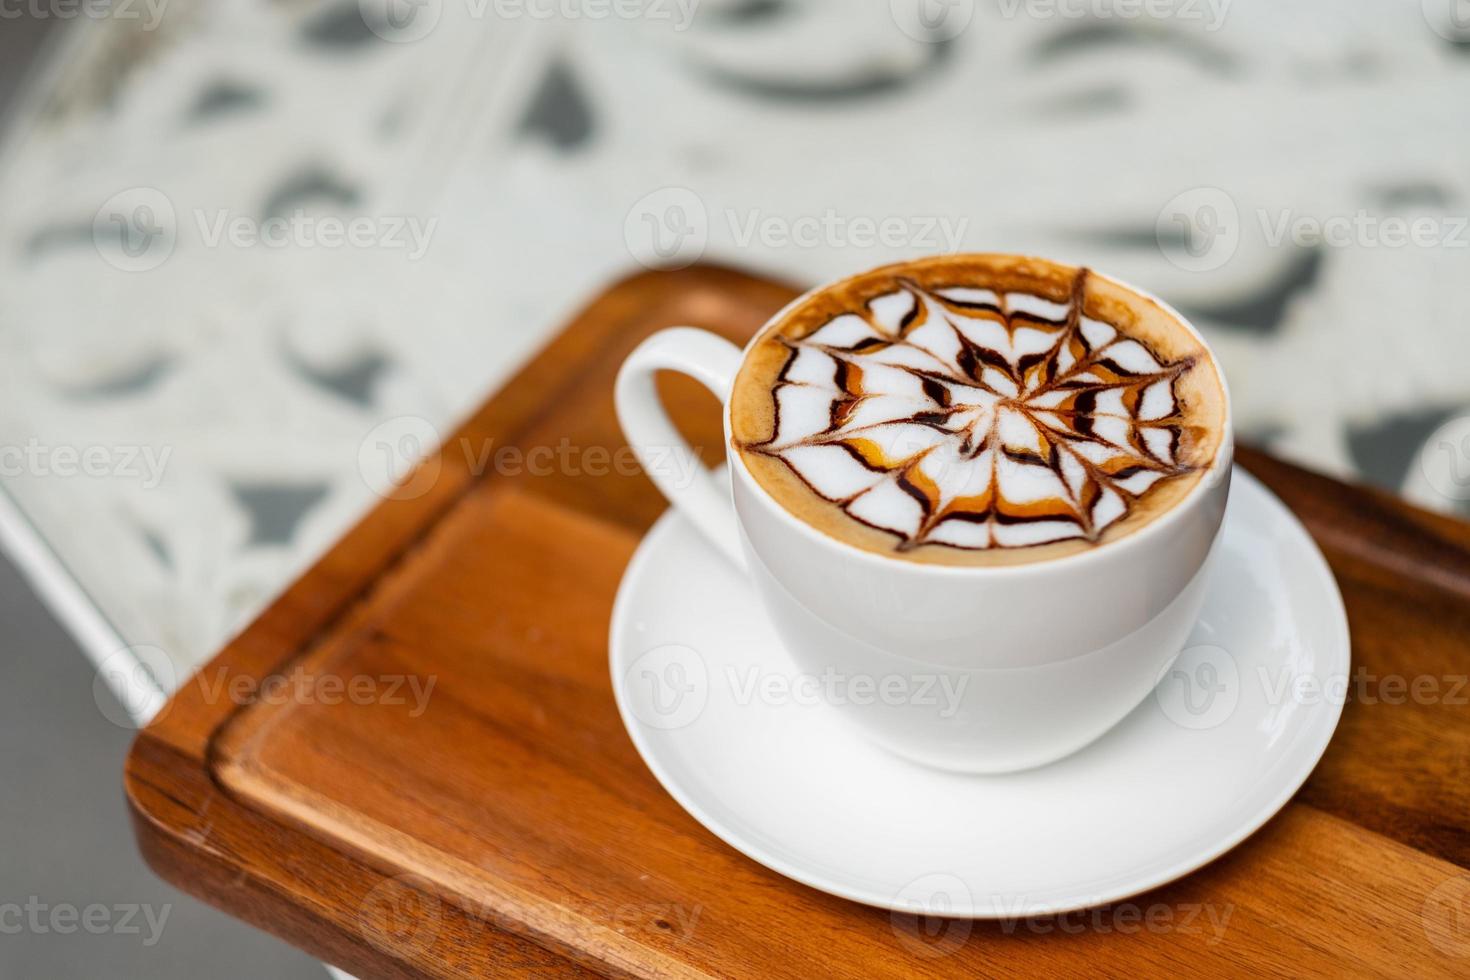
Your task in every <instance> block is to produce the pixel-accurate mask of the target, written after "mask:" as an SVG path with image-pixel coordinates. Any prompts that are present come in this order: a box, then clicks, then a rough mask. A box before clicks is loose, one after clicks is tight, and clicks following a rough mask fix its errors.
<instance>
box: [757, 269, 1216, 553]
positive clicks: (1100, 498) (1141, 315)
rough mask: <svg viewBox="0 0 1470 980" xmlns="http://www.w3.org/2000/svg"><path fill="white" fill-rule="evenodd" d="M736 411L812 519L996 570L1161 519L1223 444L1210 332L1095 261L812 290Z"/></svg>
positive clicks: (842, 534)
mask: <svg viewBox="0 0 1470 980" xmlns="http://www.w3.org/2000/svg"><path fill="white" fill-rule="evenodd" d="M730 412H731V425H732V434H733V441H734V445H735V448H736V449H737V450H738V451H739V453H740V454H741V458H742V460H743V461H744V463H745V465H746V467H747V468H748V469H749V470H750V472H751V473H752V475H753V476H754V477H755V478H756V480H757V481H758V482H759V483H760V485H761V486H762V487H763V488H764V489H765V490H766V491H767V492H768V493H769V494H770V495H771V496H772V497H774V498H775V500H776V501H777V502H779V503H780V504H781V505H782V506H783V507H784V508H786V509H787V510H788V511H790V512H791V513H792V514H793V515H795V516H796V517H798V518H800V519H801V520H803V521H804V522H806V523H808V524H810V525H811V526H813V527H814V528H816V529H817V530H819V531H822V532H824V533H826V534H828V535H831V536H832V537H834V538H837V539H838V540H841V541H845V542H847V543H849V544H852V545H855V546H857V547H859V548H863V549H865V550H867V551H872V552H877V553H879V554H884V555H889V556H892V557H896V558H901V559H906V560H909V561H918V562H929V563H937V564H951V565H990V564H1013V563H1020V562H1029V561H1040V560H1043V559H1048V558H1055V557H1061V556H1063V555H1067V554H1073V553H1077V552H1080V551H1085V550H1087V549H1090V548H1093V547H1096V546H1097V545H1100V544H1105V543H1107V542H1110V541H1115V540H1117V539H1119V538H1121V537H1123V536H1125V535H1127V534H1129V533H1131V532H1132V531H1135V530H1137V529H1138V528H1140V527H1142V526H1144V525H1145V524H1147V523H1148V522H1149V521H1151V520H1153V519H1154V518H1156V517H1158V516H1159V515H1161V514H1163V513H1165V512H1166V511H1168V510H1169V509H1170V508H1171V507H1173V506H1174V505H1175V504H1177V503H1179V502H1180V501H1181V500H1183V499H1184V497H1185V496H1186V495H1187V494H1188V493H1189V491H1190V490H1191V489H1193V488H1194V486H1195V485H1196V484H1197V483H1198V482H1199V480H1200V478H1201V476H1202V475H1203V473H1204V472H1205V471H1206V470H1208V469H1209V467H1210V464H1211V463H1212V462H1213V461H1214V459H1215V456H1216V454H1217V453H1218V452H1219V451H1220V445H1221V442H1222V441H1223V439H1224V432H1225V413H1226V407H1225V391H1224V386H1223V384H1222V382H1221V379H1220V376H1219V373H1218V370H1217V368H1216V366H1215V364H1214V362H1213V360H1212V359H1211V357H1210V354H1209V352H1208V351H1207V350H1206V349H1205V347H1204V345H1203V343H1202V342H1201V341H1200V339H1199V338H1198V336H1197V335H1196V334H1195V333H1194V331H1193V330H1192V329H1191V328H1190V327H1189V326H1188V325H1186V324H1184V323H1183V322H1181V321H1180V320H1179V319H1178V318H1177V317H1176V316H1175V315H1174V314H1172V313H1170V312H1169V311H1167V310H1165V309H1164V308H1163V307H1162V306H1160V305H1159V304H1158V303H1156V302H1155V301H1153V300H1151V299H1149V298H1148V297H1145V296H1143V295H1141V294H1139V293H1136V292H1134V291H1133V290H1130V289H1128V288H1127V287H1124V286H1122V285H1121V284H1119V283H1117V282H1114V281H1113V280H1111V279H1108V278H1107V277H1105V276H1101V275H1098V274H1096V273H1092V272H1090V271H1089V270H1087V269H1082V268H1074V267H1071V266H1066V265H1061V264H1058V263H1054V262H1049V261H1046V260H1043V259H1036V258H1019V257H1015V256H1003V255H961V256H946V257H940V258H931V259H921V260H918V261H914V262H908V263H901V264H898V265H891V266H886V267H884V268H881V269H876V270H874V271H872V272H868V273H865V274H863V275H859V276H856V277H853V278H851V279H847V280H844V281H842V282H839V283H836V284H834V285H832V286H828V287H826V288H824V289H821V290H818V291H816V292H814V293H811V294H809V295H808V296H806V297H804V298H803V299H802V300H801V301H799V302H798V303H796V304H794V305H793V306H792V307H791V308H789V309H787V310H786V311H785V312H783V314H782V315H781V316H780V317H779V318H778V319H777V320H776V321H775V322H773V323H772V324H770V325H769V326H768V327H767V328H766V330H765V331H763V332H762V334H761V335H760V337H758V338H757V339H756V341H755V343H754V344H753V345H752V346H751V348H750V351H749V353H748V354H747V356H746V358H745V361H744V363H743V364H742V366H741V369H740V372H739V374H738V376H737V377H736V379H735V385H734V389H733V391H732V394H731V405H730Z"/></svg>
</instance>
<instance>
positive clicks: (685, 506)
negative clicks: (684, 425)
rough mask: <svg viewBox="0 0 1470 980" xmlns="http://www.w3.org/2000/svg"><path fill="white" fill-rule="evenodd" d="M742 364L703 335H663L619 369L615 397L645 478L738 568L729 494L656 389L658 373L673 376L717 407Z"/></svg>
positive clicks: (720, 342)
mask: <svg viewBox="0 0 1470 980" xmlns="http://www.w3.org/2000/svg"><path fill="white" fill-rule="evenodd" d="M741 357H742V355H741V352H740V348H739V347H736V346H735V345H734V344H732V343H730V342H729V341H728V340H725V339H724V338H723V337H717V336H715V335H714V334H712V333H710V332H708V331H707V330H696V329H694V328H693V327H671V328H669V329H667V330H661V331H659V332H658V333H656V334H654V335H653V336H652V337H649V338H648V339H647V340H645V341H643V343H641V344H639V345H638V347H637V348H636V349H635V350H634V351H633V353H631V354H629V355H628V359H627V360H625V361H624V362H623V366H622V367H621V368H620V369H619V370H618V381H617V385H616V388H615V389H614V396H615V401H616V404H617V411H618V423H619V424H620V425H621V426H622V428H623V435H624V436H625V437H626V438H627V440H628V445H629V446H631V447H632V449H633V452H634V454H635V455H636V456H637V457H638V462H639V463H640V464H641V465H642V466H643V471H644V472H645V473H647V474H648V476H649V479H651V480H653V482H654V485H655V486H657V487H658V488H659V490H660V491H661V492H662V493H663V495H664V496H665V497H667V498H668V499H669V503H671V504H673V505H674V506H675V507H677V508H679V510H681V511H683V513H684V516H685V517H687V518H689V520H691V521H692V522H693V523H694V526H695V527H696V528H698V529H699V531H700V533H701V534H703V535H704V536H705V538H707V539H708V540H709V542H710V543H711V544H713V545H714V546H715V547H716V548H717V549H718V550H719V552H720V553H721V554H722V555H724V556H725V557H726V558H728V559H729V560H730V561H732V562H734V563H735V565H736V566H737V567H739V568H744V567H745V559H744V558H743V557H742V555H741V553H740V533H739V531H738V529H737V528H736V525H735V504H734V502H733V501H732V500H731V497H730V491H729V489H728V488H727V487H723V486H721V485H720V483H719V482H718V481H716V479H715V478H714V476H713V475H712V474H711V473H710V471H709V469H708V468H706V467H705V466H704V464H703V463H701V462H700V461H699V457H698V456H697V455H695V453H694V450H693V449H691V448H690V447H689V444H688V443H687V442H685V441H684V437H683V436H681V435H679V430H678V429H676V428H674V423H673V422H671V421H669V416H668V413H667V412H665V411H664V407H663V403H662V402H660V401H659V397H658V390H657V389H656V388H655V387H654V376H655V374H656V373H657V372H659V371H678V372H679V373H680V374H687V375H689V376H690V377H691V378H693V379H694V380H696V381H698V382H699V383H700V384H702V385H704V386H705V387H706V388H708V389H709V390H710V391H711V392H712V393H713V394H714V396H715V397H716V398H718V399H719V400H720V405H721V407H723V406H724V404H725V402H726V401H727V400H728V399H729V397H730V386H731V385H732V384H733V383H734V381H735V372H736V371H737V370H738V369H739V367H740V360H741Z"/></svg>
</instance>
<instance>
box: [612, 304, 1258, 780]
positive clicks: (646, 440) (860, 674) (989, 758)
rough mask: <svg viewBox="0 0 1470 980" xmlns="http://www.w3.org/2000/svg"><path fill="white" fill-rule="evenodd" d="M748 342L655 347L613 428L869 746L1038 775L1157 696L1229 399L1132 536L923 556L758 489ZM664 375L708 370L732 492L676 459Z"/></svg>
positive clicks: (934, 762) (624, 382) (682, 448)
mask: <svg viewBox="0 0 1470 980" xmlns="http://www.w3.org/2000/svg"><path fill="white" fill-rule="evenodd" d="M1129 288H1132V287H1129ZM1134 292H1137V293H1139V295H1142V296H1145V297H1147V298H1149V299H1153V297H1149V296H1148V294H1146V293H1143V292H1141V291H1140V290H1136V289H1135V290H1134ZM809 295H811V294H810V293H808V294H807V296H809ZM807 296H802V297H800V298H798V299H797V300H795V301H793V303H792V304H790V305H789V306H788V307H787V308H786V309H784V310H782V311H781V312H779V313H777V314H776V316H775V317H773V318H772V320H771V321H769V322H768V324H767V326H769V323H770V322H775V321H776V320H779V319H780V318H781V317H783V316H784V315H785V314H786V313H787V311H789V310H790V309H792V308H793V307H795V306H797V305H799V304H800V303H802V302H803V301H804V300H805V299H806V298H807ZM1154 302H1158V300H1156V299H1155V300H1154ZM1159 305H1160V306H1163V307H1164V309H1166V310H1168V311H1169V312H1170V313H1171V314H1172V315H1173V316H1175V317H1177V318H1178V320H1179V322H1180V323H1181V324H1184V325H1185V326H1186V328H1188V329H1190V330H1193V327H1191V326H1189V325H1188V321H1186V320H1185V319H1184V318H1183V317H1181V316H1179V314H1178V313H1177V312H1175V311H1173V310H1172V309H1170V308H1169V307H1167V306H1166V305H1165V304H1163V303H1160V304H1159ZM1201 343H1203V340H1201ZM749 350H750V346H749V345H747V347H746V349H745V350H744V351H742V350H741V349H740V348H738V347H736V346H735V345H734V344H731V343H730V342H729V341H726V340H724V339H723V338H720V337H717V336H715V335H714V334H712V333H709V332H707V331H704V330H696V329H694V328H691V327H673V328H670V329H668V330H664V331H661V332H660V333H657V334H655V335H654V336H652V337H649V338H648V339H647V340H645V341H644V342H643V343H642V344H640V345H639V346H638V348H637V349H636V350H634V351H633V353H632V354H630V355H629V357H628V359H627V360H626V361H625V362H624V363H623V366H622V369H621V371H620V372H619V374H618V380H617V389H616V396H617V412H618V419H619V421H620V423H621V424H622V427H623V432H624V434H625V435H626V436H627V439H628V442H629V444H630V445H631V446H632V447H633V449H634V451H635V452H636V453H637V454H638V455H639V458H640V460H642V461H643V462H644V467H645V469H646V470H647V471H648V473H649V476H650V477H651V478H652V479H653V481H654V482H655V483H656V484H657V485H658V487H659V489H660V490H662V491H663V493H664V495H665V496H666V497H668V499H669V501H670V502H671V503H672V504H673V505H674V506H675V507H677V508H679V510H680V511H681V512H682V513H683V514H684V516H686V517H687V518H688V519H689V520H690V521H691V522H692V523H693V524H694V525H695V527H697V528H698V529H699V530H700V531H701V532H702V533H703V534H704V536H705V537H706V538H708V539H709V541H710V542H711V543H712V544H713V545H714V546H715V547H716V548H718V549H719V551H720V552H722V553H723V554H724V555H725V556H726V557H727V558H729V559H730V560H731V561H733V562H735V563H736V564H737V565H739V566H740V567H742V568H744V569H745V570H746V571H747V572H748V573H749V575H750V577H751V579H752V581H753V582H754V585H755V588H756V591H757V593H758V594H759V595H760V597H761V601H762V602H763V604H764V606H765V611H766V613H767V614H768V616H769V619H770V621H771V623H772V624H773V625H774V626H775V629H776V631H777V633H778V634H779V635H780V637H781V640H782V642H783V644H784V645H785V646H786V648H787V650H788V652H789V653H790V654H791V656H792V658H793V659H794V660H795V661H796V663H797V665H798V667H799V668H800V669H801V670H802V671H803V672H810V673H812V674H816V675H818V676H827V677H832V676H835V677H837V678H838V679H839V680H840V681H841V689H842V690H845V691H852V690H856V689H858V687H860V688H861V690H863V691H865V692H868V694H867V696H865V697H862V698H854V697H851V696H844V697H842V698H841V699H840V703H838V704H835V705H834V707H835V708H836V709H837V710H838V711H840V712H841V713H842V714H844V715H845V716H846V717H848V718H849V719H851V720H852V721H854V722H855V723H856V724H857V725H859V726H860V727H861V729H862V730H863V731H864V732H865V733H866V734H867V736H868V737H869V738H871V739H872V740H874V741H876V742H877V743H879V744H881V745H883V746H885V747H887V748H888V749H890V750H891V751H893V752H895V753H898V754H899V755H902V756H905V757H907V758H910V759H913V760H915V761H917V762H921V763H925V764H928V765H931V766H936V767H939V768H943V769H952V770H958V771H964V772H1006V771H1011V770H1016V769H1026V768H1030V767H1033V766H1038V765H1042V764H1044V763H1047V762H1051V761H1053V760H1056V759H1059V758H1061V757H1063V756H1065V755H1068V754H1070V753H1072V752H1075V751H1076V750H1078V749H1080V748H1082V747H1083V746H1085V745H1087V744H1088V743H1089V742H1091V741H1093V740H1094V739H1096V738H1097V737H1098V736H1100V735H1102V734H1103V733H1104V732H1106V731H1107V730H1108V729H1110V728H1112V727H1113V726H1114V725H1115V724H1117V723H1118V722H1119V721H1121V720H1122V719H1123V717H1124V716H1125V715H1127V714H1128V713H1129V712H1130V711H1132V710H1133V709H1134V708H1135V707H1137V706H1138V704H1139V702H1141V701H1142V700H1143V699H1144V698H1145V697H1147V696H1148V694H1149V692H1150V691H1151V690H1153V688H1154V686H1155V685H1156V684H1157V682H1158V680H1159V679H1160V677H1161V676H1162V675H1163V673H1164V672H1165V671H1166V670H1167V669H1168V668H1169V667H1170V665H1171V664H1172V663H1173V662H1174V659H1175V658H1176V657H1177V656H1178V654H1179V652H1180V650H1181V648H1182V647H1183V645H1184V643H1185V642H1186V641H1187V639H1188V636H1189V633H1190V631H1191V629H1192V628H1193V626H1194V623H1195V620H1196V618H1197V617H1198V615H1199V612H1200V608H1201V606H1202V605H1203V603H1204V598H1205V580H1206V577H1207V572H1208V558H1209V556H1210V554H1211V552H1212V549H1213V546H1214V543H1215V541H1216V539H1217V537H1218V535H1219V530H1220V525H1221V521H1222V520H1223V518H1224V514H1225V504H1226V499H1227V497H1228V495H1229V490H1230V468H1231V460H1232V455H1233V446H1234V443H1233V439H1232V435H1231V420H1230V410H1229V395H1228V392H1227V393H1226V397H1225V415H1224V421H1223V425H1224V427H1225V431H1224V434H1223V438H1222V440H1221V443H1220V448H1219V451H1218V453H1217V455H1216V457H1215V460H1214V463H1213V464H1212V465H1211V467H1210V469H1209V471H1207V472H1206V473H1205V474H1204V475H1203V476H1202V478H1201V479H1200V480H1199V482H1198V483H1197V484H1196V485H1195V486H1194V488H1193V489H1192V490H1191V491H1190V492H1189V494H1188V495H1187V496H1186V497H1185V498H1184V499H1183V500H1181V501H1179V502H1178V503H1177V504H1175V505H1174V507H1173V508H1171V509H1170V510H1168V511H1166V512H1165V513H1163V514H1161V515H1160V516H1158V517H1157V518H1155V519H1154V520H1153V521H1151V522H1150V523H1148V524H1146V525H1144V526H1143V527H1142V528H1140V529H1138V530H1137V531H1134V532H1133V533H1131V534H1129V535H1127V536H1126V537H1123V538H1121V539H1119V540H1117V541H1113V542H1110V543H1107V544H1104V545H1101V546H1099V547H1097V548H1094V549H1092V550H1089V551H1083V552H1080V553H1077V554H1073V555H1069V556H1066V557H1062V558H1055V559H1049V560H1045V561H1038V562H1032V563H1024V564H1015V565H994V566H951V565H935V564H920V563H916V562H910V561H904V560H902V559H898V558H889V557H885V556H883V555H880V554H876V553H873V552H869V551H864V550H862V549H859V548H856V547H854V546H852V545H849V544H846V543H844V542H842V541H839V540H837V539H836V538H833V537H829V536H828V535H826V534H823V533H822V532H820V531H818V530H816V529H815V528H813V527H811V526H810V525H809V524H807V523H805V522H803V521H801V520H800V519H798V518H797V517H795V516H794V515H792V514H791V513H790V512H789V511H787V510H786V509H785V508H784V507H782V506H781V505H780V504H779V503H778V502H776V501H775V500H774V499H772V498H771V496H770V495H769V494H767V493H766V491H765V490H764V489H763V488H762V487H761V486H760V484H759V483H757V482H756V480H755V478H754V477H753V476H752V475H751V473H750V471H749V470H747V469H746V467H745V464H744V461H743V460H742V458H741V456H740V453H739V452H738V451H736V450H734V449H733V443H732V438H731V418H730V407H729V403H730V397H729V396H730V389H731V385H732V384H733V383H734V380H735V375H736V373H737V371H738V370H739V369H740V366H741V363H742V361H743V360H744V358H745V355H746V353H747V352H748V351H749ZM1218 363H1219V362H1218V361H1216V364H1217V365H1218ZM665 370H667V371H676V372H679V373H682V374H687V375H689V376H690V377H693V378H695V379H696V380H698V381H699V382H701V383H702V384H703V385H704V386H705V387H706V388H708V389H709V390H710V391H711V392H713V393H714V394H715V396H716V397H717V398H719V400H720V402H721V404H722V405H723V406H724V420H725V446H726V459H727V461H728V470H729V485H728V487H727V486H726V485H725V483H724V481H723V480H722V479H721V478H720V476H719V475H718V474H715V473H710V472H708V471H706V470H704V468H703V467H699V468H698V469H697V470H696V471H694V472H693V473H692V475H691V471H690V470H689V468H688V467H687V466H682V465H681V466H673V465H669V460H670V459H671V458H678V459H680V460H684V461H688V460H692V459H693V458H694V456H693V452H692V450H690V449H689V447H688V446H687V445H686V444H685V443H684V441H683V439H682V437H681V436H680V435H679V433H678V431H677V430H676V429H675V428H674V426H673V424H672V423H671V422H670V421H669V418H668V416H667V415H666V414H665V412H664V410H663V407H662V405H661V404H660V402H659V399H658V394H657V392H656V391H655V388H654V376H655V373H656V372H658V371H665ZM1221 384H1222V387H1223V384H1224V382H1223V378H1222V382H1221ZM829 689H833V688H830V687H829ZM926 689H927V690H926ZM885 691H887V692H891V693H892V694H893V696H892V697H889V696H884V694H883V692H885ZM939 692H943V693H944V696H942V697H941V696H938V694H939ZM956 692H958V695H957V697H956Z"/></svg>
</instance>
